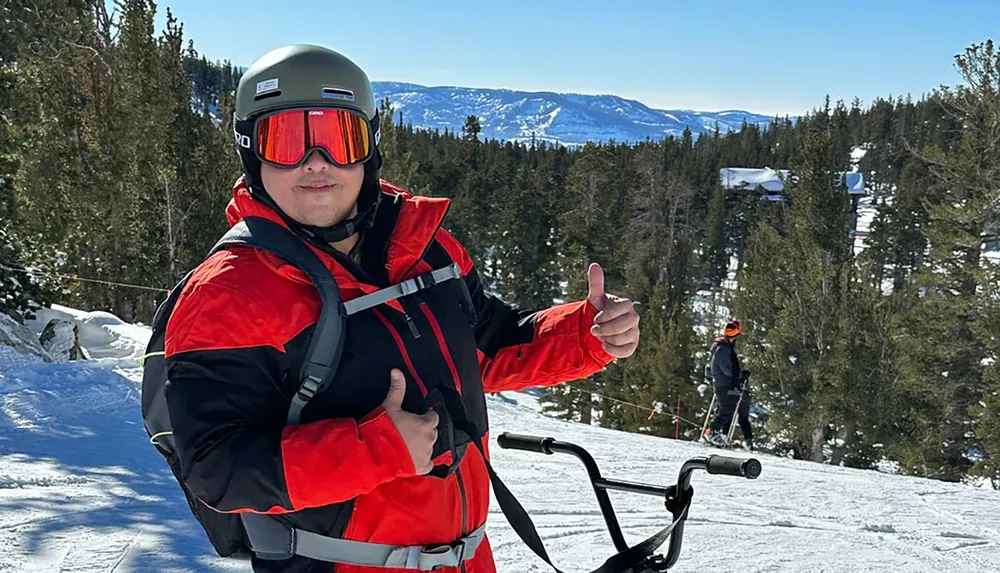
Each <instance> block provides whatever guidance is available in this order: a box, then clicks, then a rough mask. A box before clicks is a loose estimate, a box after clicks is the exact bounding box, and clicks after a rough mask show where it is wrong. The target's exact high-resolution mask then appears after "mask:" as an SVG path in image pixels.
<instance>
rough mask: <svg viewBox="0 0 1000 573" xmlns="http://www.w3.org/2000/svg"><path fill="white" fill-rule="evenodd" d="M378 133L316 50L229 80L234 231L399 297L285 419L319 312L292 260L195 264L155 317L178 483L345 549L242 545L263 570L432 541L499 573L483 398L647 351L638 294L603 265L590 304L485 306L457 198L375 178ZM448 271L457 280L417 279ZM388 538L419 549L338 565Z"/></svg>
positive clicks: (594, 271)
mask: <svg viewBox="0 0 1000 573" xmlns="http://www.w3.org/2000/svg"><path fill="white" fill-rule="evenodd" d="M387 119H388V118H387ZM378 122H379V118H378V116H377V113H376V108H375V99H374V96H373V94H372V89H371V85H370V83H369V80H368V77H367V76H366V75H365V73H364V72H363V71H362V70H361V69H360V68H359V67H358V66H357V65H356V64H354V63H353V62H351V61H350V60H348V59H347V58H346V57H344V56H342V55H341V54H339V53H337V52H333V51H331V50H328V49H325V48H321V47H318V46H308V45H296V46H288V47H284V48H279V49H277V50H274V51H272V52H269V53H268V54H266V55H264V56H263V57H261V58H260V59H259V60H258V61H257V62H255V63H254V64H253V65H252V66H251V67H250V68H249V69H248V70H247V72H246V73H245V74H244V75H243V77H242V79H241V80H240V83H239V88H238V90H237V94H236V110H235V114H234V131H235V134H234V135H235V139H236V146H237V149H238V151H239V154H240V158H241V161H242V165H243V170H244V175H243V176H242V177H241V178H240V179H239V180H238V181H237V183H236V185H235V187H234V189H233V199H232V201H231V202H230V203H229V205H228V207H227V209H226V216H227V219H228V221H229V223H230V225H236V224H237V223H238V222H240V221H242V220H245V219H248V218H258V219H267V220H269V221H272V222H275V223H278V224H280V225H282V226H284V227H286V228H287V229H289V230H291V231H293V232H294V233H295V234H297V235H298V236H299V237H300V238H301V240H302V241H303V242H304V243H305V244H307V245H308V247H309V248H310V249H311V250H312V251H313V252H314V253H315V254H316V255H317V256H318V257H319V258H320V259H321V260H322V262H323V263H324V264H325V266H326V267H328V269H329V270H330V271H331V273H332V275H333V277H334V278H335V280H336V285H337V287H338V288H339V291H340V296H341V298H342V300H343V301H344V304H345V305H347V304H351V303H352V301H358V300H359V299H360V297H363V296H369V297H370V296H373V295H374V296H376V297H377V296H378V295H379V293H382V292H384V291H386V290H390V289H392V288H393V287H394V286H395V287H397V290H398V289H399V288H400V287H402V291H401V292H402V294H401V295H398V296H397V297H396V298H393V299H392V300H387V301H386V302H384V303H380V304H377V305H374V306H372V307H370V308H366V309H364V310H361V311H359V312H356V313H353V314H349V315H348V316H347V318H346V330H345V332H344V333H343V336H344V349H343V353H342V357H341V359H340V362H339V368H338V369H337V370H336V374H335V376H334V378H333V382H332V383H331V384H330V385H329V386H328V387H325V388H323V389H321V390H320V391H319V392H317V393H315V394H314V395H313V396H310V397H309V398H310V399H309V401H308V402H307V403H306V405H305V407H304V408H303V409H302V411H301V414H300V418H299V420H300V422H299V423H298V424H293V425H287V424H286V413H287V412H288V411H289V404H290V402H291V401H293V399H294V397H295V396H296V392H297V390H298V389H299V382H300V381H299V378H298V374H299V372H300V369H301V368H302V362H303V357H304V356H305V355H306V354H307V348H308V347H309V344H310V339H311V335H312V333H313V331H314V329H315V327H316V321H317V316H318V313H319V311H320V308H321V302H320V300H319V298H318V297H317V292H316V289H315V288H314V287H313V285H312V283H311V282H310V280H309V278H308V277H307V276H306V275H305V274H304V273H303V272H301V271H300V270H299V269H297V268H295V267H294V266H293V265H289V264H286V262H285V261H283V260H281V259H279V258H278V257H276V256H274V255H272V254H270V253H267V252H264V251H261V250H259V249H254V248H252V247H246V246H232V247H228V248H226V249H223V250H220V251H218V252H216V253H214V254H212V255H211V256H210V257H209V258H208V259H206V260H205V262H203V263H202V264H201V265H200V266H199V267H198V268H197V269H196V270H195V271H194V272H193V273H192V274H191V276H190V278H189V280H188V281H187V283H186V284H185V286H184V287H183V289H182V290H181V291H180V295H179V297H178V298H177V300H176V304H175V306H174V308H173V311H172V314H171V316H170V318H169V321H168V323H167V326H166V331H165V339H164V356H165V363H166V365H167V366H166V368H167V377H168V380H169V381H168V383H167V386H166V402H167V404H168V409H169V414H170V420H171V423H172V425H173V438H174V440H175V442H176V444H177V445H176V448H177V451H178V454H179V459H180V472H181V475H182V479H183V484H184V485H185V486H186V488H188V489H189V490H190V492H191V493H192V494H193V495H194V496H195V497H196V498H197V500H198V502H199V503H201V504H204V505H205V506H208V507H210V508H212V509H213V510H214V511H215V512H225V513H236V514H240V515H241V517H242V516H247V515H248V514H250V515H259V514H264V515H266V516H271V517H273V518H274V520H273V521H272V522H269V523H274V524H277V527H278V529H277V535H278V536H279V537H280V536H281V535H288V532H289V531H290V529H288V528H290V527H291V528H296V529H297V530H301V531H305V532H310V534H309V536H308V537H309V539H306V538H305V537H303V538H302V539H296V538H293V539H292V541H291V543H292V544H294V543H295V542H296V541H298V542H300V543H305V542H306V541H308V542H309V543H313V542H316V543H319V544H320V546H322V547H337V546H338V545H337V542H341V544H340V545H339V546H343V547H347V546H348V545H349V548H348V549H344V553H343V554H338V555H337V556H335V557H334V558H331V559H323V560H318V559H311V558H307V557H302V556H300V555H294V556H292V557H290V558H289V557H287V556H285V557H282V558H275V555H260V554H255V555H254V556H253V558H252V563H253V569H254V571H257V572H277V571H282V572H289V571H290V572H302V573H305V572H310V573H312V572H318V571H332V570H336V572H337V573H375V572H381V573H385V572H397V573H402V572H407V571H414V570H415V569H416V568H421V567H424V565H423V564H424V563H425V561H430V559H429V558H428V556H430V557H431V558H432V557H433V556H434V553H435V551H439V550H440V551H451V552H456V554H457V555H458V556H459V557H458V559H459V562H460V564H459V565H458V566H446V567H444V568H443V569H441V570H442V571H445V572H449V573H457V572H459V571H461V572H464V573H493V572H494V571H495V566H494V562H493V555H492V552H491V549H490V546H489V543H488V541H487V540H486V538H485V536H484V534H483V526H484V524H485V522H486V517H487V513H488V506H489V500H490V493H489V483H490V482H489V479H490V478H489V476H488V472H487V466H486V461H485V459H484V456H488V454H489V428H488V419H487V408H486V397H485V396H486V393H487V392H489V393H493V392H500V391H504V390H511V391H515V390H520V389H524V388H529V387H537V386H551V385H555V384H559V383H562V382H566V381H570V380H575V379H580V378H585V377H587V376H590V375H592V374H594V373H596V372H599V371H600V370H602V369H603V368H604V367H605V366H606V365H607V364H608V363H609V362H611V361H612V360H614V359H616V358H626V357H628V356H631V355H632V354H633V353H634V352H635V350H636V348H637V346H638V343H639V327H638V322H639V317H638V315H637V313H636V311H635V310H634V309H633V305H632V303H631V301H629V300H626V299H622V298H618V297H615V296H612V295H609V294H606V293H605V291H604V275H603V271H602V270H601V268H600V267H599V266H597V265H591V266H590V268H589V270H588V282H589V293H588V296H587V298H586V299H585V300H582V301H578V302H573V303H567V304H561V305H557V306H553V307H551V308H548V309H544V310H541V311H537V312H531V311H526V310H517V309H513V308H511V307H509V306H508V305H506V304H505V303H503V302H502V301H500V300H499V299H497V298H495V297H493V296H491V295H490V294H488V293H487V292H486V290H485V289H484V288H483V285H482V284H481V282H480V278H479V276H478V273H477V270H476V267H475V265H474V264H473V261H472V258H471V257H470V256H469V254H468V253H467V252H466V251H465V250H464V248H463V247H462V245H460V244H459V242H458V241H457V240H456V239H455V238H454V237H453V236H452V235H451V234H449V233H448V231H447V230H445V229H444V228H443V222H444V219H445V214H446V212H447V210H448V206H449V201H448V200H447V199H443V198H427V197H417V196H412V195H410V194H408V193H406V192H405V191H403V190H401V189H399V188H397V187H394V186H393V185H391V184H389V183H387V182H385V181H381V180H380V179H379V177H378V169H379V165H380V163H381V156H380V154H379V151H378V146H377V142H378ZM448 268H453V269H456V270H455V276H454V277H448V278H453V279H457V280H444V279H440V280H439V279H438V278H435V277H436V276H439V275H432V274H431V273H432V271H436V270H439V269H448ZM407 285H408V286H407ZM368 300H371V299H368ZM477 442H478V443H477ZM244 519H250V517H244ZM254 519H256V518H254ZM313 534H315V535H313ZM327 538H333V539H334V540H335V541H334V543H333V544H331V543H329V542H328V540H327ZM317 540H318V541H317ZM342 540H350V541H353V542H357V543H353V544H347V545H344V544H343V543H342ZM279 541H280V539H279ZM287 541H288V540H286V542H287ZM376 544H380V545H376ZM386 546H403V547H405V548H407V549H409V550H411V551H410V557H412V559H410V558H409V557H407V558H406V559H405V561H406V562H405V564H400V562H399V561H398V560H397V561H392V562H391V563H390V562H389V561H387V562H386V563H389V564H390V565H391V566H385V567H383V566H361V565H350V564H345V563H352V561H351V558H352V556H354V557H357V556H358V555H362V556H364V557H366V558H367V557H370V555H372V554H373V552H375V553H377V551H378V550H379V549H380V548H384V547H386ZM352 552H353V553H352ZM397 556H398V555H397ZM341 558H343V560H342V561H341V560H340V559H341ZM425 568H429V567H425Z"/></svg>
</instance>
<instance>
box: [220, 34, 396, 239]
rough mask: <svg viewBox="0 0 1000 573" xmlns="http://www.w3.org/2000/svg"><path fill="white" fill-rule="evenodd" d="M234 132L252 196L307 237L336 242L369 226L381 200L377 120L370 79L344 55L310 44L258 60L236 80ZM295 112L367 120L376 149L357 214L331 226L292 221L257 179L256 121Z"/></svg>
mask: <svg viewBox="0 0 1000 573" xmlns="http://www.w3.org/2000/svg"><path fill="white" fill-rule="evenodd" d="M235 103H236V109H235V112H234V113H233V116H234V117H233V119H234V121H233V130H234V132H235V133H234V135H235V139H236V148H237V151H238V152H239V155H240V161H241V163H242V164H243V172H244V173H245V174H246V177H247V183H248V186H249V188H250V192H251V194H252V195H254V196H255V197H257V198H259V199H261V200H262V201H264V202H265V203H267V204H268V205H270V206H271V207H272V208H274V209H275V210H277V211H278V213H279V214H280V215H281V216H282V217H283V218H284V219H285V220H286V221H287V222H289V223H290V224H294V226H295V227H298V228H299V229H301V230H303V231H305V232H306V234H308V235H310V236H315V237H318V238H320V239H323V240H324V241H326V242H336V241H340V240H343V239H346V238H348V237H350V236H351V235H353V234H355V233H356V232H358V231H359V230H363V229H366V228H368V227H370V226H371V224H372V222H373V221H374V218H375V211H376V209H377V207H378V203H379V200H380V198H381V195H382V193H381V188H380V186H379V182H378V169H379V167H380V166H381V164H382V155H381V153H380V152H379V149H378V142H379V118H378V111H377V109H376V106H375V94H374V92H373V90H372V86H371V82H370V81H369V80H368V75H367V74H365V72H364V70H362V69H361V68H360V67H359V66H358V65H357V64H355V63H354V62H353V61H351V60H350V59H348V58H347V57H346V56H344V55H343V54H340V53H339V52H335V51H333V50H331V49H329V48H324V47H322V46H316V45H312V44H295V45H290V46H283V47H280V48H277V49H274V50H271V51H270V52H268V53H266V54H264V55H263V56H261V57H260V58H259V59H258V60H257V61H255V62H254V63H253V64H252V65H251V66H250V68H249V69H247V71H246V72H245V73H244V74H243V76H242V77H241V78H240V82H239V86H238V87H237V89H236V102H235ZM297 107H330V108H339V109H348V110H352V111H356V112H359V113H361V114H363V115H364V116H365V118H367V119H368V124H369V126H370V130H371V136H372V141H373V144H374V149H373V151H372V156H371V157H370V158H369V159H368V161H366V162H365V163H364V169H365V178H364V183H363V184H362V188H361V194H360V195H359V196H358V214H357V215H356V216H355V217H353V218H351V219H348V220H346V221H343V222H341V223H339V224H337V225H334V226H332V227H314V226H310V225H305V224H302V223H298V222H295V221H293V220H292V219H291V218H290V217H288V216H287V215H286V214H285V213H284V212H283V211H282V210H281V209H280V208H279V207H278V206H277V205H276V204H275V203H274V201H273V200H272V199H271V198H270V196H268V194H267V191H266V190H265V189H264V186H263V183H262V181H261V178H260V166H261V162H260V158H258V157H257V154H256V153H255V152H254V150H253V143H252V142H253V136H254V134H253V130H254V122H255V120H256V119H257V117H259V116H260V115H261V114H263V113H267V112H270V111H275V110H279V109H293V108H297Z"/></svg>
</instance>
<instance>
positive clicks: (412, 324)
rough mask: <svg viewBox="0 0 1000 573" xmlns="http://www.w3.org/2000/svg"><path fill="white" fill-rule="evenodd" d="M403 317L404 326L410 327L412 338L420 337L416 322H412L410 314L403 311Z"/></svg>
mask: <svg viewBox="0 0 1000 573" xmlns="http://www.w3.org/2000/svg"><path fill="white" fill-rule="evenodd" d="M403 319H404V320H406V326H408V327H409V328H410V334H411V335H413V338H414V339H417V338H420V330H418V329H417V324H416V323H415V322H413V319H412V318H410V315H409V314H407V313H405V312H404V313H403Z"/></svg>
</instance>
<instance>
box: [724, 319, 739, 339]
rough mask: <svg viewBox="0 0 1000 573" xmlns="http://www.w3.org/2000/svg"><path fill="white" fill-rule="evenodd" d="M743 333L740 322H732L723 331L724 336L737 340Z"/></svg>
mask: <svg viewBox="0 0 1000 573" xmlns="http://www.w3.org/2000/svg"><path fill="white" fill-rule="evenodd" d="M742 333H743V329H742V328H740V321H738V320H730V321H729V322H727V323H726V326H725V328H723V329H722V335H723V336H726V337H728V338H735V337H737V336H739V335H740V334H742Z"/></svg>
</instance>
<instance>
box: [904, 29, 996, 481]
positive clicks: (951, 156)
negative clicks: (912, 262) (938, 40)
mask: <svg viewBox="0 0 1000 573" xmlns="http://www.w3.org/2000/svg"><path fill="white" fill-rule="evenodd" d="M956 64H957V68H958V71H959V73H960V74H961V75H962V77H963V79H964V80H965V84H963V85H960V86H958V87H957V88H954V89H952V88H944V89H942V90H940V91H939V92H938V93H937V94H936V97H937V98H938V99H939V101H940V102H941V104H942V105H943V106H944V107H945V109H947V110H948V111H949V113H951V114H952V115H953V116H954V117H955V119H956V120H957V121H958V123H960V124H961V125H962V126H963V131H962V139H961V141H960V142H958V143H957V145H955V146H954V147H952V148H950V149H941V148H939V147H935V146H931V147H930V148H929V149H928V150H927V151H926V153H924V154H922V156H923V157H924V159H925V160H926V162H927V163H928V164H929V166H930V169H931V171H932V173H934V175H935V176H936V177H937V178H938V179H939V180H940V181H941V182H942V185H941V187H940V195H939V198H940V201H939V202H938V203H937V204H935V205H933V206H932V207H931V208H930V209H929V223H928V225H927V226H926V228H925V236H926V238H927V241H928V243H929V246H930V250H929V257H928V259H927V261H926V263H925V264H924V265H922V267H921V269H920V270H919V271H918V273H917V275H916V280H917V284H918V285H919V288H920V290H919V293H920V296H919V300H918V302H917V303H916V304H915V306H914V307H913V309H912V310H911V311H910V312H909V314H908V316H907V319H908V320H907V322H906V325H907V328H906V329H905V330H903V333H904V334H903V341H904V344H905V346H904V354H903V361H902V365H901V369H902V372H903V382H904V384H905V387H906V390H907V391H908V393H909V396H910V399H911V404H912V406H911V410H910V413H909V416H908V418H907V419H908V421H909V422H910V423H911V424H912V426H913V439H912V440H910V441H908V442H906V443H904V444H901V445H900V447H899V455H900V458H901V465H902V468H903V469H904V470H905V471H908V472H912V473H919V474H921V475H930V476H934V477H938V478H941V479H946V480H958V479H961V478H962V477H963V476H964V475H965V474H966V473H967V471H968V470H969V469H970V468H971V466H972V461H971V459H970V455H969V453H970V451H971V450H974V449H978V448H980V447H981V440H982V438H985V439H986V441H987V443H988V442H989V441H990V439H991V438H992V435H991V433H990V429H991V426H990V423H991V422H990V421H989V420H988V418H989V415H990V414H991V412H988V411H985V410H981V411H982V414H984V417H983V418H982V420H983V421H985V422H986V424H985V426H979V428H977V425H976V422H977V420H976V419H975V418H973V416H972V413H971V412H970V410H971V411H974V410H976V409H977V407H978V408H980V409H981V408H982V407H981V405H980V404H981V402H982V401H983V398H984V396H987V394H988V381H987V380H988V379H987V378H986V377H985V376H984V360H985V359H987V358H989V357H990V356H991V354H992V352H991V350H992V348H995V346H996V345H995V343H994V342H993V341H994V340H995V334H994V330H995V329H994V328H993V324H992V323H989V322H983V320H984V318H989V317H993V316H996V315H997V310H996V308H997V306H998V303H997V302H996V300H995V299H993V298H991V297H990V296H989V291H990V289H989V288H987V289H984V288H982V287H984V286H986V285H993V284H996V281H997V280H998V279H1000V269H998V268H997V266H996V265H994V264H993V263H991V262H989V261H984V260H983V246H984V242H985V241H986V240H987V239H988V238H989V236H990V235H991V233H992V232H993V230H994V229H995V228H996V221H997V220H1000V211H998V205H1000V159H998V158H1000V141H998V140H997V138H996V135H995V133H996V126H997V125H998V124H1000V54H998V53H997V52H996V50H995V48H994V46H993V43H992V42H987V43H985V44H977V45H974V46H971V47H969V48H968V49H966V50H965V52H964V53H963V54H961V55H959V56H957V57H956ZM901 330H902V329H901ZM977 429H980V430H981V433H982V434H983V435H982V436H980V435H979V433H977V432H976V430H977Z"/></svg>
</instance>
